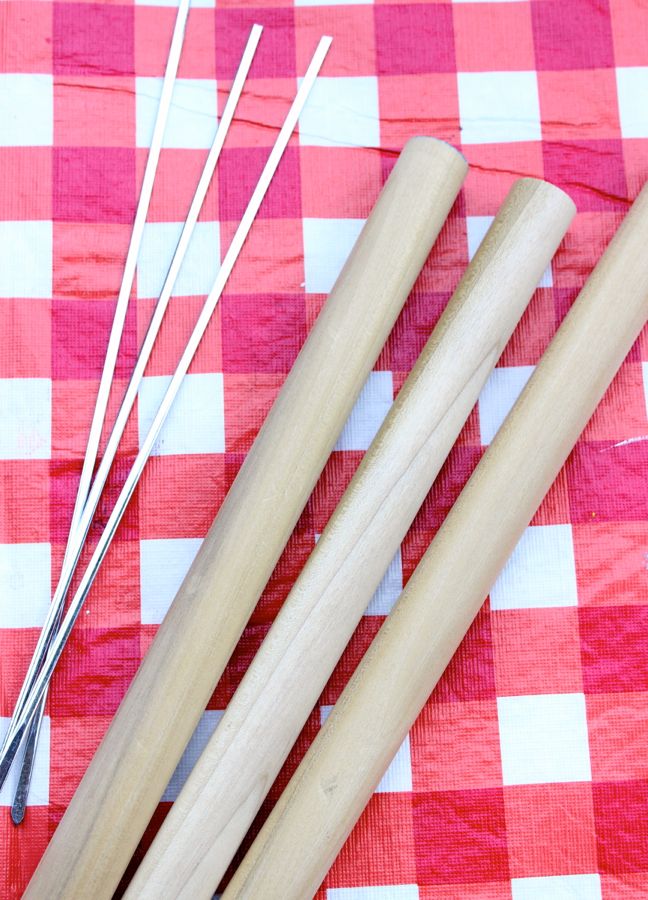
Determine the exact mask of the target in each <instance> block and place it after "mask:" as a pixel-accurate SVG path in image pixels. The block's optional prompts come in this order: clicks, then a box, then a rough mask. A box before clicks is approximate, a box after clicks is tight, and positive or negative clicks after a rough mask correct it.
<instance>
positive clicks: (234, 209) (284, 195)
mask: <svg viewBox="0 0 648 900" xmlns="http://www.w3.org/2000/svg"><path fill="white" fill-rule="evenodd" d="M267 159H268V151H267V150H266V148H265V147H239V148H237V149H232V150H223V152H222V154H221V158H220V161H219V164H218V175H217V178H218V205H219V213H218V215H219V218H220V219H221V221H227V222H236V221H238V220H240V219H241V217H242V216H243V213H244V211H245V208H246V206H247V205H248V202H249V200H250V197H251V196H252V192H253V190H254V188H255V187H256V184H257V182H258V180H259V176H260V175H261V172H262V171H263V167H264V166H265V164H266V161H267ZM257 216H258V218H259V219H264V218H265V219H298V218H299V217H300V216H301V184H300V174H299V149H298V148H297V147H287V148H286V152H285V153H284V156H283V158H282V160H281V163H280V165H279V168H278V169H277V173H276V175H275V176H274V178H273V179H272V182H271V184H270V187H269V188H268V192H267V194H266V195H265V197H264V199H263V202H262V203H261V207H260V208H259V212H258V214H257Z"/></svg>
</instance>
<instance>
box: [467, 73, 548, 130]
mask: <svg viewBox="0 0 648 900" xmlns="http://www.w3.org/2000/svg"><path fill="white" fill-rule="evenodd" d="M457 85H458V89H459V118H460V122H461V143H462V144H511V143H515V142H517V141H539V140H540V139H541V138H542V129H541V127H540V101H539V95H538V79H537V75H536V73H535V72H459V73H458V74H457Z"/></svg>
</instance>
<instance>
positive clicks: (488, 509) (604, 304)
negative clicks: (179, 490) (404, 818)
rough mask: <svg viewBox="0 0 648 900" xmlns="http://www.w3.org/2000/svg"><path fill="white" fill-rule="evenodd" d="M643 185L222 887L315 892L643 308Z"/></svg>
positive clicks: (268, 897)
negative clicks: (311, 740) (389, 611)
mask: <svg viewBox="0 0 648 900" xmlns="http://www.w3.org/2000/svg"><path fill="white" fill-rule="evenodd" d="M647 242H648V187H644V189H643V190H642V192H641V194H640V195H639V197H638V198H637V200H636V201H635V203H634V205H633V207H632V209H631V211H630V212H629V214H628V215H627V217H626V219H625V221H624V222H623V224H622V225H621V227H620V228H619V230H618V232H617V234H616V236H615V237H614V238H613V240H612V242H611V243H610V245H609V247H608V249H607V250H606V251H605V253H604V254H603V256H602V258H601V260H600V261H599V263H598V265H597V266H596V268H595V269H594V271H593V273H592V275H591V277H590V278H589V280H588V281H587V283H586V285H585V287H584V288H583V290H582V291H581V293H580V294H579V297H578V298H577V300H576V301H575V303H574V305H573V307H572V309H571V311H570V312H569V314H568V316H567V317H566V319H565V321H564V322H563V324H562V325H561V327H560V329H559V330H558V332H557V334H556V336H555V338H554V340H553V341H552V342H551V345H550V346H549V348H548V350H547V351H546V353H545V354H544V356H543V358H542V360H541V361H540V363H539V365H538V367H537V369H536V370H535V372H534V374H533V376H532V377H531V379H530V381H529V382H528V384H527V386H526V388H525V389H524V391H523V392H522V394H521V396H520V398H519V399H518V401H517V402H516V404H515V406H514V407H513V409H512V411H511V412H510V414H509V416H508V417H507V419H506V420H505V422H504V424H503V425H502V427H501V428H500V430H499V432H498V434H497V436H496V438H495V440H494V442H493V443H492V444H491V446H490V447H489V448H488V450H487V451H486V453H485V455H484V457H483V458H482V460H481V462H480V463H479V465H478V466H477V468H476V469H475V472H474V473H473V475H472V477H471V478H470V480H469V482H468V484H467V485H466V487H465V488H464V490H463V492H462V493H461V495H460V497H459V499H458V500H457V501H456V503H455V504H454V506H453V508H452V510H451V511H450V513H449V514H448V517H447V518H446V520H445V522H444V524H443V525H442V527H441V529H440V531H439V532H438V534H437V536H436V538H435V539H434V541H433V542H432V544H431V546H430V547H429V549H428V551H427V552H426V553H425V555H424V556H423V559H422V560H421V562H420V564H419V565H418V567H417V569H416V571H415V573H414V574H413V576H412V577H411V579H410V581H409V582H408V584H407V587H406V589H405V590H404V592H403V594H402V595H401V597H400V599H399V601H398V603H397V604H396V606H395V608H394V609H393V611H392V613H391V614H390V616H389V617H388V619H387V620H386V622H385V623H384V625H383V627H382V628H381V630H380V632H379V633H378V635H377V637H376V639H375V640H374V641H373V643H372V645H371V647H370V648H369V650H368V651H367V653H366V655H365V657H364V659H363V660H362V662H361V663H360V666H359V667H358V669H357V670H356V672H355V674H354V675H353V677H352V678H351V680H350V681H349V684H348V686H347V687H346V689H345V690H344V692H343V693H342V695H341V697H340V699H339V700H338V702H337V704H336V705H335V707H334V709H333V712H332V713H331V715H330V716H329V718H328V719H327V721H326V723H325V725H324V726H323V728H322V730H321V731H320V733H319V735H318V737H317V738H316V740H315V741H314V743H313V744H312V746H311V748H310V749H309V751H308V753H307V754H306V756H305V758H304V760H303V761H302V763H301V765H300V766H299V767H298V769H297V772H296V773H295V775H294V776H293V778H292V779H291V781H290V783H289V784H288V786H287V788H286V790H285V791H284V793H283V794H282V796H281V797H280V799H279V801H278V803H277V804H276V806H275V808H274V809H273V811H272V813H271V814H270V816H269V818H268V819H267V821H266V823H265V825H264V826H263V828H262V829H261V832H260V833H259V835H258V837H257V839H256V841H255V842H254V843H253V845H252V847H251V848H250V850H249V852H248V853H247V855H246V856H245V858H244V860H243V862H242V863H241V865H240V867H239V869H238V871H237V872H236V873H235V875H234V877H233V879H232V881H231V882H230V884H229V886H228V888H227V889H226V891H225V893H224V895H223V900H306V898H307V897H311V896H312V895H313V894H314V893H315V891H316V890H317V888H318V886H319V884H320V883H321V881H322V879H323V878H324V876H325V875H326V872H327V870H328V868H329V867H330V865H331V864H332V862H333V860H334V858H335V856H336V854H337V853H338V851H339V849H340V848H341V846H342V844H343V842H344V840H345V839H346V837H347V835H348V834H349V832H350V831H351V828H352V827H353V825H354V824H355V822H356V821H357V819H358V817H359V816H360V814H361V812H362V810H363V809H364V807H365V805H366V804H367V802H368V801H369V799H370V797H371V793H372V791H373V790H374V789H375V787H376V785H377V784H378V781H379V779H380V777H381V776H382V775H383V773H384V772H385V770H386V768H387V766H388V764H389V762H390V760H391V759H392V758H393V756H394V754H395V753H396V751H397V749H398V747H399V746H400V744H401V743H402V741H403V740H404V738H405V736H406V734H407V732H408V730H409V728H410V727H411V726H412V724H413V722H414V720H415V718H416V716H417V715H418V713H419V711H420V710H421V708H422V706H423V704H424V703H425V701H426V700H427V698H428V697H429V695H430V693H431V691H432V690H433V688H434V686H435V684H436V683H437V681H438V679H439V678H440V676H441V674H442V673H443V670H444V669H445V667H446V666H447V664H448V662H449V661H450V659H451V657H452V655H453V653H454V652H455V650H456V649H457V647H458V645H459V643H460V642H461V640H462V638H463V636H464V634H465V633H466V631H467V630H468V628H469V626H470V624H471V622H472V621H473V619H474V617H475V615H476V614H477V612H478V610H479V608H480V606H481V604H482V602H483V600H484V598H485V597H486V595H487V593H488V591H489V589H490V587H491V585H492V584H493V582H494V580H495V578H496V577H497V574H498V572H499V571H500V569H501V568H502V566H503V565H504V563H505V562H506V559H507V558H508V556H509V555H510V553H511V552H512V550H513V548H514V547H515V545H516V543H517V541H518V540H519V538H520V536H521V535H522V532H523V530H524V528H525V527H526V526H527V524H528V523H529V521H530V520H531V517H532V516H533V514H534V512H535V510H536V509H537V508H538V506H539V504H540V502H541V501H542V498H543V497H544V495H545V493H546V492H547V490H548V489H549V487H550V486H551V484H552V482H553V480H554V479H555V477H556V476H557V474H558V472H559V470H560V468H561V466H562V465H563V463H564V462H565V460H566V458H567V456H568V454H569V452H570V451H571V449H572V447H573V446H574V444H575V442H576V440H577V438H578V436H579V434H580V432H581V431H582V429H583V428H584V426H585V424H586V423H587V421H588V419H589V417H590V416H591V414H592V413H593V411H594V409H595V407H596V405H597V404H598V402H599V401H600V399H601V397H602V396H603V393H604V392H605V390H606V388H607V387H608V385H609V384H610V382H611V380H612V378H613V377H614V375H615V373H616V371H617V370H618V368H619V366H620V365H621V363H622V361H623V359H624V357H625V356H626V354H627V353H628V351H629V350H630V348H631V346H632V343H633V342H634V340H635V339H636V338H637V336H638V334H639V332H640V330H641V328H642V326H643V324H644V323H645V321H646V317H647V316H648V255H647V254H646V252H645V248H646V243H647Z"/></svg>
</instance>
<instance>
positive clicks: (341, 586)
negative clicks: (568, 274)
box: [126, 178, 575, 900]
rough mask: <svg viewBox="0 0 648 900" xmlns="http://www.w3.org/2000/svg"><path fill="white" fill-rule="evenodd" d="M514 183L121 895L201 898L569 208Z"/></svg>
mask: <svg viewBox="0 0 648 900" xmlns="http://www.w3.org/2000/svg"><path fill="white" fill-rule="evenodd" d="M574 212H575V207H574V204H573V203H572V201H571V200H570V199H569V197H567V195H566V194H564V193H563V192H562V191H561V190H559V189H558V188H556V187H553V186H552V185H549V184H547V183H546V182H543V181H537V180H535V179H530V178H528V179H522V180H520V181H518V182H517V183H516V184H515V186H514V187H513V188H512V189H511V191H510V193H509V196H508V197H507V199H506V201H505V202H504V204H503V206H502V208H501V210H500V211H499V213H498V215H497V217H496V218H495V221H494V222H493V224H492V226H491V228H490V230H489V233H488V234H487V235H486V238H485V239H484V241H483V243H482V245H481V247H480V249H479V250H478V252H477V255H476V256H475V258H474V259H473V261H472V263H471V264H470V265H469V267H468V269H467V270H466V273H465V274H464V277H463V278H462V280H461V282H460V284H459V286H458V288H457V290H456V291H455V293H454V295H453V297H452V299H451V300H450V302H449V303H448V306H447V307H446V310H445V312H444V314H443V316H442V317H441V319H440V321H439V323H438V325H437V327H436V329H435V330H434V332H433V334H432V336H431V337H430V339H429V340H428V342H427V344H426V345H425V347H424V349H423V351H422V353H421V355H420V356H419V359H418V361H417V363H416V365H415V366H414V369H413V370H412V372H411V374H410V376H409V378H408V379H407V380H406V382H405V384H404V385H403V387H402V388H401V390H400V393H399V395H398V398H397V400H396V402H395V403H394V405H393V407H392V409H391V410H390V412H389V414H388V416H387V418H386V420H385V422H384V424H383V426H382V428H381V430H380V432H379V433H378V435H377V436H376V438H375V440H374V441H373V443H372V445H371V447H370V448H369V450H368V451H367V453H366V454H365V457H364V459H363V461H362V463H361V465H360V467H359V469H358V471H357V472H356V474H355V475H354V477H353V479H352V480H351V483H350V485H349V487H348V488H347V490H346V492H345V494H344V496H343V497H342V499H341V501H340V503H339V505H338V508H337V510H336V511H335V512H334V514H333V516H332V518H331V520H330V521H329V523H328V525H327V527H326V529H325V530H324V533H323V534H322V536H321V537H320V539H319V541H318V543H317V545H316V548H315V549H314V551H313V553H312V554H311V557H310V559H309V561H308V563H307V564H306V566H305V568H304V569H303V571H302V573H301V575H300V576H299V578H298V579H297V582H296V583H295V586H294V587H293V589H292V591H291V592H290V594H289V596H288V598H287V599H286V601H285V603H284V605H283V607H282V609H281V612H280V613H279V616H278V617H277V619H276V621H275V623H274V625H273V627H272V628H271V630H270V633H269V634H268V636H267V638H266V640H265V641H264V643H263V645H262V646H261V648H260V650H259V652H258V653H257V655H256V657H255V659H254V661H253V663H252V665H251V666H250V669H249V670H248V672H247V674H246V676H245V678H244V679H243V682H242V683H241V685H240V687H239V689H238V690H237V692H236V693H235V695H234V697H233V698H232V700H231V702H230V704H229V706H228V708H227V710H226V712H225V715H224V717H223V719H222V721H221V723H220V724H219V727H218V728H217V730H216V733H215V734H214V735H213V737H212V738H211V740H210V742H209V743H208V745H207V747H206V748H205V751H204V752H203V754H202V756H201V757H200V759H199V760H198V762H197V764H196V766H195V768H194V770H193V772H192V774H191V776H190V777H189V780H188V781H187V783H186V784H185V786H184V788H183V790H182V791H181V793H180V795H179V797H178V798H177V800H176V801H175V803H174V805H173V808H172V810H171V812H170V813H169V815H168V816H167V818H166V819H165V821H164V823H163V825H162V828H161V830H160V831H159V833H158V835H157V837H156V839H155V841H154V842H153V845H152V847H151V848H150V850H149V852H148V853H147V855H146V857H145V859H144V861H143V862H142V864H141V865H140V867H139V869H138V871H137V873H136V874H135V877H134V879H133V881H132V882H131V885H130V887H129V890H128V891H127V893H126V897H127V898H129V900H130V898H132V900H157V898H159V897H164V898H165V900H172V898H183V900H200V898H205V900H209V898H211V897H212V896H213V894H214V891H215V890H216V888H217V887H218V883H219V881H220V879H221V878H222V876H223V875H224V873H225V870H226V868H227V866H228V865H229V863H230V862H231V859H232V857H233V855H234V853H235V852H236V850H237V849H238V847H239V845H240V843H241V841H242V840H243V838H244V836H245V833H246V831H247V830H248V828H249V826H250V825H251V823H252V820H253V818H254V816H255V814H256V813H257V812H258V810H259V807H260V806H261V803H262V802H263V800H264V798H265V795H266V793H267V791H268V789H269V788H270V786H271V785H272V782H273V781H274V779H275V777H276V776H277V774H278V772H279V770H280V768H281V766H282V765H283V763H284V761H285V758H286V755H287V753H288V751H289V750H290V748H291V746H292V745H293V744H294V742H295V740H296V739H297V737H298V735H299V732H300V731H301V729H302V727H303V725H304V723H305V721H306V719H307V717H308V715H309V713H310V712H311V710H312V708H313V706H314V705H315V703H316V702H317V698H318V697H319V695H320V693H321V692H322V690H323V688H324V686H325V684H326V682H327V680H328V678H329V677H330V674H331V672H332V671H333V668H334V667H335V665H336V663H337V661H338V659H339V657H340V656H341V654H342V652H343V650H344V648H345V646H346V644H347V642H348V641H349V639H350V637H351V635H352V634H353V631H354V629H355V627H356V625H357V624H358V621H359V619H360V617H361V616H362V614H363V612H364V610H365V608H366V606H367V604H368V602H369V600H370V599H371V596H372V594H373V593H374V591H375V590H376V588H377V587H378V584H379V582H380V579H381V578H382V576H383V575H384V573H385V570H386V569H387V566H388V565H389V563H390V561H391V559H392V557H393V555H394V553H395V552H396V550H397V549H398V547H399V545H400V543H401V541H402V540H403V538H404V536H405V533H406V531H407V529H408V528H409V526H410V524H411V522H412V520H413V518H414V516H415V515H416V512H417V510H418V508H419V507H420V505H421V504H422V502H423V500H424V499H425V496H426V494H427V493H428V491H429V489H430V487H431V485H432V482H433V481H434V479H435V477H436V475H437V474H438V472H439V470H440V468H441V466H442V464H443V462H444V460H445V458H446V456H447V454H448V453H449V451H450V448H451V447H452V445H453V443H454V442H455V440H456V439H457V436H458V434H459V431H460V430H461V428H462V426H463V424H464V422H465V421H466V419H467V417H468V415H469V413H470V410H471V409H472V407H473V406H474V404H475V402H476V401H477V397H478V395H479V391H480V390H481V388H482V387H483V385H484V382H485V381H486V378H487V377H488V375H489V373H490V372H491V370H492V368H493V366H494V365H495V363H496V361H497V359H498V357H499V356H500V353H501V352H502V349H503V347H504V345H505V344H506V342H507V341H508V339H509V337H510V335H511V333H512V331H513V329H514V327H515V325H516V323H517V322H518V320H519V318H520V316H521V315H522V313H523V311H524V309H525V308H526V305H527V303H528V302H529V299H530V298H531V296H532V294H533V292H534V290H535V287H536V285H537V284H538V281H539V279H540V277H541V275H542V272H543V271H544V270H545V268H546V266H547V265H548V264H549V262H550V260H551V257H552V256H553V254H554V252H555V250H556V248H557V246H558V244H559V243H560V241H561V240H562V237H563V235H564V233H565V231H566V230H567V227H568V225H569V223H570V221H571V219H572V217H573V215H574Z"/></svg>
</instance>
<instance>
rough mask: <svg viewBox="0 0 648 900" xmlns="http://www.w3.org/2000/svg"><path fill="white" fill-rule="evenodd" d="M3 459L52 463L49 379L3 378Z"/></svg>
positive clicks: (0, 451) (0, 387) (0, 392)
mask: <svg viewBox="0 0 648 900" xmlns="http://www.w3.org/2000/svg"><path fill="white" fill-rule="evenodd" d="M0 410H2V416H3V419H4V426H3V427H2V428H0V459H49V458H50V456H51V455H52V382H51V381H50V380H49V378H0Z"/></svg>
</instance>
